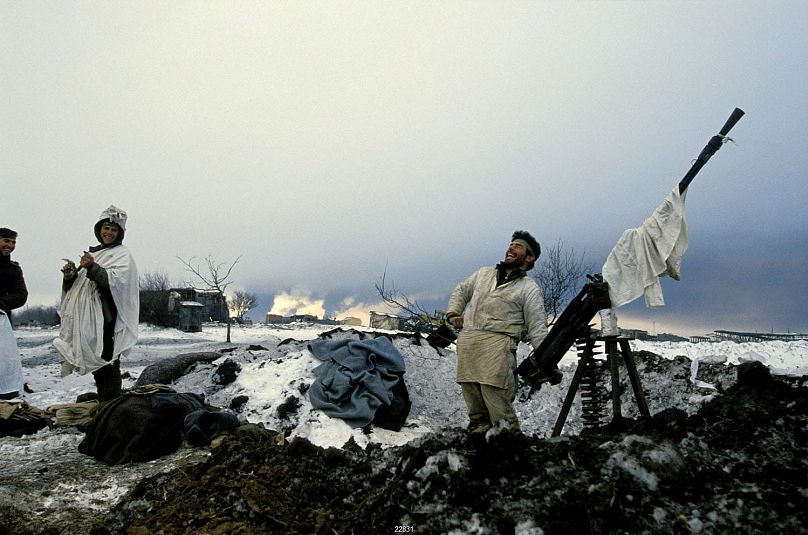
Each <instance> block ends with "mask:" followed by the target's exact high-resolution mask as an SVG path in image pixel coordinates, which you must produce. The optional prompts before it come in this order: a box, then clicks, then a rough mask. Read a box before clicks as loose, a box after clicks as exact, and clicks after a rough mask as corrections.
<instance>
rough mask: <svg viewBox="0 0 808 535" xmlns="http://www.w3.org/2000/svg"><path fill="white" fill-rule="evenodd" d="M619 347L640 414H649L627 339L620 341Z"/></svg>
mask: <svg viewBox="0 0 808 535" xmlns="http://www.w3.org/2000/svg"><path fill="white" fill-rule="evenodd" d="M620 349H621V350H622V351H623V361H624V362H625V363H626V370H628V377H629V379H631V387H632V388H633V389H634V398H635V399H636V400H637V407H639V409H640V414H642V415H643V416H651V411H649V410H648V402H647V401H646V400H645V394H643V391H642V385H641V384H640V375H639V374H638V373H637V366H636V365H635V364H634V356H633V355H632V354H631V346H630V345H629V344H628V340H622V341H621V342H620Z"/></svg>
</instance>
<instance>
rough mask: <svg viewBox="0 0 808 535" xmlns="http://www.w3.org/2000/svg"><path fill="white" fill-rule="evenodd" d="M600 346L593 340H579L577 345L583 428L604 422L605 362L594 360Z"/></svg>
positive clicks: (605, 395)
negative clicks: (580, 368) (581, 369)
mask: <svg viewBox="0 0 808 535" xmlns="http://www.w3.org/2000/svg"><path fill="white" fill-rule="evenodd" d="M600 348H601V346H598V345H596V344H595V342H594V340H591V339H581V340H579V341H578V343H577V350H578V357H579V361H578V366H583V373H582V375H581V384H580V387H579V388H580V392H581V420H582V421H583V424H584V427H585V428H587V429H594V428H596V427H601V426H602V425H603V422H604V416H605V408H606V398H607V392H606V388H605V386H604V384H603V373H602V371H603V366H604V362H605V361H600V360H596V359H595V355H598V354H601V353H602V352H601V351H598V350H599V349H600Z"/></svg>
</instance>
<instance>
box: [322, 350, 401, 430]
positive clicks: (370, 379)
mask: <svg viewBox="0 0 808 535" xmlns="http://www.w3.org/2000/svg"><path fill="white" fill-rule="evenodd" d="M309 349H310V350H311V352H312V353H313V354H314V356H315V357H317V358H318V359H319V360H321V361H323V363H322V364H320V365H319V366H317V368H315V369H314V375H315V377H316V378H317V379H316V381H315V382H314V384H313V385H312V386H311V388H310V389H309V399H310V400H311V404H312V406H313V407H314V408H315V409H320V410H322V411H323V412H325V413H326V414H327V415H328V416H330V417H332V418H340V419H342V420H344V421H345V422H347V423H348V425H350V426H351V427H364V426H366V425H368V424H369V423H370V422H372V421H373V416H374V415H375V414H376V409H378V408H379V407H380V406H381V405H387V406H389V405H390V402H391V396H390V392H391V390H392V389H393V387H394V386H395V385H396V384H397V383H398V382H399V381H403V380H404V379H403V377H402V375H403V374H404V358H403V357H402V356H401V353H399V352H398V350H397V349H396V347H395V346H394V345H393V343H392V342H391V341H390V340H389V339H388V338H385V337H379V338H374V339H372V340H353V339H343V340H316V341H314V342H312V343H310V344H309Z"/></svg>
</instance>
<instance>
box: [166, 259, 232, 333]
mask: <svg viewBox="0 0 808 535" xmlns="http://www.w3.org/2000/svg"><path fill="white" fill-rule="evenodd" d="M177 258H178V259H179V261H180V262H182V264H183V265H184V266H185V271H187V272H189V273H190V274H191V275H193V277H194V278H195V279H196V280H192V281H188V285H189V286H191V287H193V288H194V289H195V290H203V291H209V292H216V293H218V294H219V295H220V296H221V298H222V300H224V302H225V304H226V303H227V298H226V297H225V294H224V292H225V290H227V287H228V286H230V283H231V282H233V281H231V280H230V275H231V274H232V273H233V268H234V267H236V264H238V262H239V260H241V255H239V257H238V258H236V259H235V260H233V262H232V263H231V264H230V265H228V264H227V263H226V262H216V261H215V260H214V259H213V257H212V256H211V255H208V256H207V257H206V258H205V260H204V261H203V264H204V265H200V262H199V261H198V260H195V258H194V257H191V258H189V259H188V260H184V259H182V258H180V257H179V256H178V257H177ZM225 309H226V310H227V307H225ZM231 324H232V319H231V318H230V310H227V342H228V343H230V325H231Z"/></svg>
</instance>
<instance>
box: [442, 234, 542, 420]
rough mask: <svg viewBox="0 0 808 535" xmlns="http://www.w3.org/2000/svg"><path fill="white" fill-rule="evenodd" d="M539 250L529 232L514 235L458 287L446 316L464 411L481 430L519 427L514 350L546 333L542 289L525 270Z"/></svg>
mask: <svg viewBox="0 0 808 535" xmlns="http://www.w3.org/2000/svg"><path fill="white" fill-rule="evenodd" d="M540 254H541V248H540V246H539V243H538V242H537V241H536V240H535V239H534V238H533V236H531V235H530V233H528V232H525V231H522V230H518V231H516V232H514V233H513V237H512V238H511V244H510V245H509V246H508V250H507V251H506V252H505V259H504V260H503V261H502V262H500V263H499V264H497V265H496V266H495V267H483V268H480V269H479V270H478V271H477V272H475V273H474V274H473V275H471V276H470V277H469V278H467V279H466V280H464V281H463V282H461V283H460V284H458V285H457V288H455V289H454V291H453V292H452V296H451V297H450V298H449V307H448V311H447V314H446V317H447V320H448V321H449V322H450V323H451V324H452V325H453V326H454V327H455V328H457V329H462V331H461V332H460V335H459V336H458V338H457V382H458V383H460V387H461V388H462V390H463V398H464V399H465V401H466V407H467V409H468V415H469V420H470V422H469V429H471V430H472V431H474V432H485V431H487V430H488V429H489V428H490V427H491V426H493V425H497V424H498V423H499V422H500V421H504V422H505V423H506V424H508V425H509V426H510V427H511V428H512V429H514V430H519V420H518V418H517V417H516V413H515V412H514V409H513V400H514V398H515V397H516V388H517V380H516V348H517V346H518V345H519V341H520V340H521V339H522V338H523V337H524V338H526V339H527V340H528V341H529V342H530V343H531V344H532V345H533V347H538V346H539V343H541V341H542V339H544V337H545V336H547V317H546V315H545V311H544V298H543V297H542V292H541V288H539V285H538V284H536V281H534V280H533V279H532V278H530V277H527V276H526V275H527V272H528V271H529V270H531V269H533V265H534V264H535V262H536V260H537V259H538V258H539V255H540Z"/></svg>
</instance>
